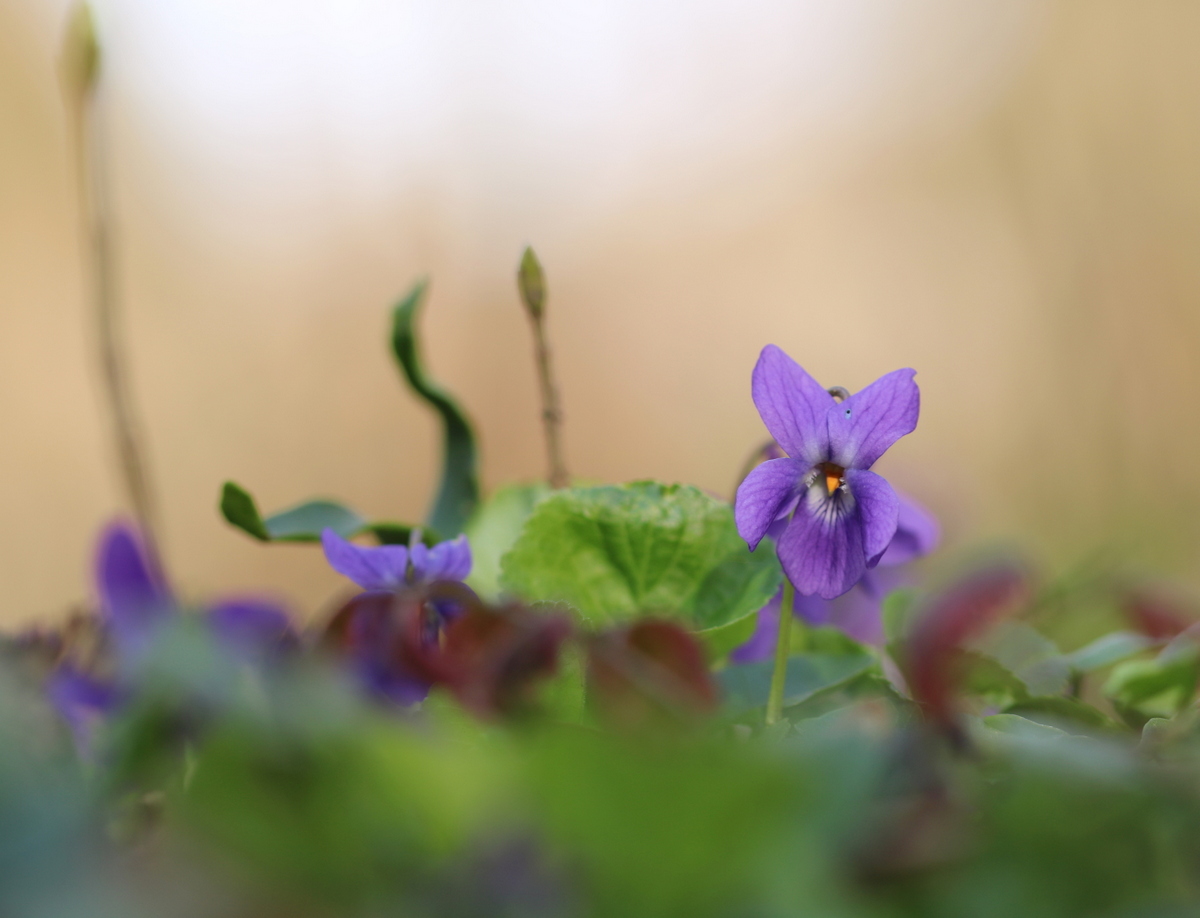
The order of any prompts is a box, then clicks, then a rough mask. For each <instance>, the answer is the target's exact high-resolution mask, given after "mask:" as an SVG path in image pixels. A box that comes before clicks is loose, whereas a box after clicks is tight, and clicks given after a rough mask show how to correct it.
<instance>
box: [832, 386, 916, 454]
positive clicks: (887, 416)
mask: <svg viewBox="0 0 1200 918" xmlns="http://www.w3.org/2000/svg"><path fill="white" fill-rule="evenodd" d="M916 372H917V371H916V370H907V369H906V370H893V371H892V372H891V373H888V374H887V375H886V376H881V377H879V379H877V380H875V382H873V383H871V385H869V386H867V388H865V389H863V390H862V391H860V392H856V393H854V395H852V396H850V398H848V399H846V400H845V401H844V402H842V403H841V404H840V405H837V406H836V407H835V408H833V409H832V410H830V411H829V413H828V418H829V442H830V450H831V453H830V454H831V456H832V457H833V461H834V462H836V463H837V464H838V465H840V466H843V467H845V468H848V469H850V468H853V469H869V468H870V467H871V466H872V465H874V464H875V460H876V459H878V458H879V457H880V456H882V455H883V454H884V453H885V452H887V450H888V447H889V446H891V445H892V444H893V443H895V442H896V441H897V440H899V439H900V438H901V437H903V436H904V435H905V434H907V433H912V432H913V430H915V429H916V426H917V416H918V415H919V414H920V411H921V392H920V390H919V389H918V388H917V384H916V382H915V381H914V380H913V376H915V375H916Z"/></svg>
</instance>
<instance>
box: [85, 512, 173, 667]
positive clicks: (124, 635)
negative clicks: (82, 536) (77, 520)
mask: <svg viewBox="0 0 1200 918" xmlns="http://www.w3.org/2000/svg"><path fill="white" fill-rule="evenodd" d="M96 587H97V591H98V593H99V594H100V595H99V598H100V610H101V615H102V616H103V618H104V620H105V623H106V624H107V625H108V627H109V629H110V631H111V633H112V636H113V640H114V641H115V642H116V645H117V652H118V653H119V654H120V656H121V657H122V658H123V659H124V660H125V661H126V662H128V661H129V660H130V659H131V658H133V657H136V656H137V655H138V654H139V653H141V652H142V650H144V648H145V647H146V645H147V644H148V643H149V642H150V640H151V639H152V637H153V631H154V629H155V628H156V627H157V625H158V624H159V623H161V622H162V621H163V620H164V619H165V618H167V617H169V616H170V615H171V613H172V611H173V610H174V608H175V602H174V599H173V598H172V596H171V591H170V589H169V588H168V587H167V584H166V582H165V581H164V579H163V577H162V574H161V572H160V571H159V570H158V567H157V565H156V564H155V563H154V561H153V559H151V558H150V556H149V553H148V552H147V551H146V548H145V545H144V543H143V541H142V539H141V536H140V535H139V534H138V531H137V530H136V529H135V528H134V527H133V526H132V525H131V524H129V523H126V522H124V521H117V522H114V523H111V524H110V525H109V526H108V527H107V528H106V529H105V530H104V532H103V534H102V535H101V537H100V546H99V550H98V551H97V555H96Z"/></svg>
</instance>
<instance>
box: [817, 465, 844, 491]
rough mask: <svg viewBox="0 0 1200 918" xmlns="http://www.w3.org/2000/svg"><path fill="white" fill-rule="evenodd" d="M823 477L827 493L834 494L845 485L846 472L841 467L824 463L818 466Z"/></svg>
mask: <svg viewBox="0 0 1200 918" xmlns="http://www.w3.org/2000/svg"><path fill="white" fill-rule="evenodd" d="M817 469H818V471H819V472H820V473H821V476H822V477H823V478H824V479H825V491H826V492H827V493H829V494H832V493H833V492H834V491H836V490H837V489H838V488H840V487H841V486H842V485H843V484H845V481H846V479H845V475H846V470H845V469H844V468H842V467H841V466H840V465H834V464H833V463H832V462H822V463H821V464H820V465H819V466H817Z"/></svg>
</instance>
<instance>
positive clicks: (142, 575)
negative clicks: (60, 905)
mask: <svg viewBox="0 0 1200 918" xmlns="http://www.w3.org/2000/svg"><path fill="white" fill-rule="evenodd" d="M95 582H96V592H97V598H98V601H99V618H100V626H101V629H102V631H103V633H104V635H105V636H106V637H107V639H108V649H109V651H110V653H111V660H110V661H109V662H110V665H109V666H106V667H104V668H103V669H104V671H103V673H93V672H89V671H87V670H86V669H85V668H82V667H81V666H80V665H79V664H78V663H77V662H76V661H72V660H70V659H66V660H64V661H63V662H61V663H59V665H58V666H57V667H56V668H55V670H54V672H53V673H51V675H50V679H49V682H48V684H47V688H46V691H47V694H48V696H49V698H50V701H51V703H52V704H53V705H54V706H55V708H56V709H57V710H58V712H59V713H60V715H61V716H62V717H63V719H64V720H65V721H66V722H67V724H68V726H70V728H71V730H72V732H73V733H74V735H75V738H76V742H77V743H78V744H79V745H80V747H81V749H86V748H87V747H88V746H89V745H90V737H91V733H92V731H93V729H94V726H95V723H96V722H97V721H98V720H99V719H100V718H101V717H103V716H104V715H105V714H107V713H110V712H111V711H113V710H114V709H115V708H117V707H118V706H119V705H120V704H121V702H122V701H123V699H124V698H125V697H126V696H127V695H128V694H129V692H130V686H131V684H132V683H133V682H135V681H136V677H137V671H138V667H139V664H140V663H141V661H142V659H143V658H144V657H145V655H146V653H147V651H148V650H149V649H150V647H151V646H152V645H153V643H154V641H155V639H156V637H157V635H158V633H159V632H160V630H161V629H162V628H163V627H164V626H165V625H168V624H170V623H171V622H172V621H174V620H175V619H176V618H177V617H178V616H179V615H180V608H179V604H178V602H177V601H176V599H175V596H174V594H173V592H172V591H171V589H170V587H169V585H168V584H167V582H166V579H165V578H164V577H163V575H162V571H161V569H160V568H159V566H158V564H157V562H156V559H154V558H153V557H152V556H151V553H150V552H149V551H148V549H147V547H146V545H145V543H144V541H143V540H142V538H141V535H140V534H139V533H138V531H137V528H136V527H135V526H133V525H132V524H131V523H128V522H125V521H123V520H118V521H115V522H113V523H110V524H109V525H108V526H106V527H105V528H104V530H103V532H102V533H101V535H100V541H99V545H98V548H97V551H96V567H95ZM202 614H203V615H204V617H205V618H206V620H207V622H208V624H209V627H210V629H211V633H212V635H213V638H214V640H216V642H217V643H218V644H219V645H221V646H222V647H223V648H224V649H225V650H226V652H227V653H229V654H230V655H231V656H234V657H237V658H241V659H255V660H261V659H264V658H265V657H266V656H267V655H269V654H270V652H272V651H273V650H275V649H278V648H280V647H283V646H286V645H287V644H288V643H289V642H291V641H293V640H294V636H295V633H294V631H293V629H292V625H291V621H290V619H289V617H288V615H287V613H286V612H285V611H284V610H283V609H281V608H279V607H278V606H276V605H274V604H273V603H270V602H267V601H265V600H260V599H236V600H227V601H225V602H220V603H217V604H215V605H213V606H212V607H210V608H209V609H206V610H205V611H204V612H203V613H202Z"/></svg>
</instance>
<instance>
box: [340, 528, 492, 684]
mask: <svg viewBox="0 0 1200 918" xmlns="http://www.w3.org/2000/svg"><path fill="white" fill-rule="evenodd" d="M321 544H322V546H323V547H324V549H325V558H326V560H327V561H328V562H329V566H330V567H332V568H333V569H334V570H335V571H337V572H338V573H339V574H341V575H342V576H343V577H346V578H348V579H350V580H352V581H354V583H356V584H358V586H360V587H362V589H363V590H364V592H363V593H360V594H358V595H357V596H355V597H354V598H352V599H351V600H350V601H349V602H348V603H347V604H346V605H345V606H344V607H343V609H342V611H341V612H339V613H338V616H337V617H338V618H339V619H343V624H342V640H343V641H344V647H345V649H346V650H347V651H348V653H349V657H350V660H351V664H352V668H353V670H354V672H355V673H356V675H357V677H358V679H359V681H360V682H361V683H362V685H363V686H364V687H365V688H366V690H367V691H368V692H370V693H371V694H372V695H375V696H378V697H382V698H385V699H387V700H389V701H391V702H393V703H395V704H399V705H401V706H405V707H406V706H408V705H412V704H416V703H417V702H419V701H423V700H424V699H425V697H426V696H427V695H428V694H429V689H430V687H431V683H430V682H428V681H427V680H425V679H423V678H421V677H420V676H418V675H416V674H414V673H413V672H411V671H410V670H409V668H408V667H407V666H406V665H405V663H404V661H403V659H402V655H401V654H398V653H397V652H396V646H397V641H399V640H400V636H401V635H400V630H399V629H400V628H401V627H402V624H401V623H400V622H398V621H397V619H396V615H397V607H396V600H395V595H394V594H395V593H396V592H398V591H401V590H407V589H416V588H420V587H424V586H428V585H429V584H431V583H434V582H435V581H439V580H454V581H461V580H464V579H465V578H466V576H467V575H468V574H469V573H471V546H470V543H469V542H468V541H467V537H466V536H465V535H460V536H459V537H458V538H456V539H453V540H451V541H448V542H439V543H438V544H437V545H435V546H433V548H429V547H427V546H426V545H424V544H423V543H422V542H421V541H420V540H419V537H418V536H417V534H415V533H414V536H413V539H412V542H411V544H410V545H408V546H407V547H405V546H403V545H379V546H364V545H355V544H354V543H353V542H350V541H349V540H347V539H344V538H342V537H341V536H340V535H338V534H337V533H336V532H334V531H333V530H332V529H326V530H325V531H324V532H322V533H321ZM428 608H430V609H432V610H433V612H434V613H435V614H433V615H431V616H430V617H429V618H428V620H427V621H426V626H425V627H426V633H425V634H423V636H422V640H424V641H427V642H429V643H430V644H436V643H437V641H438V640H439V637H440V635H441V632H442V628H443V627H444V626H445V624H446V623H447V622H449V621H450V620H451V619H452V618H454V617H455V616H456V615H458V614H459V612H460V611H461V610H460V608H459V606H458V604H457V603H454V602H448V601H444V600H436V599H435V600H429V601H428Z"/></svg>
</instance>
